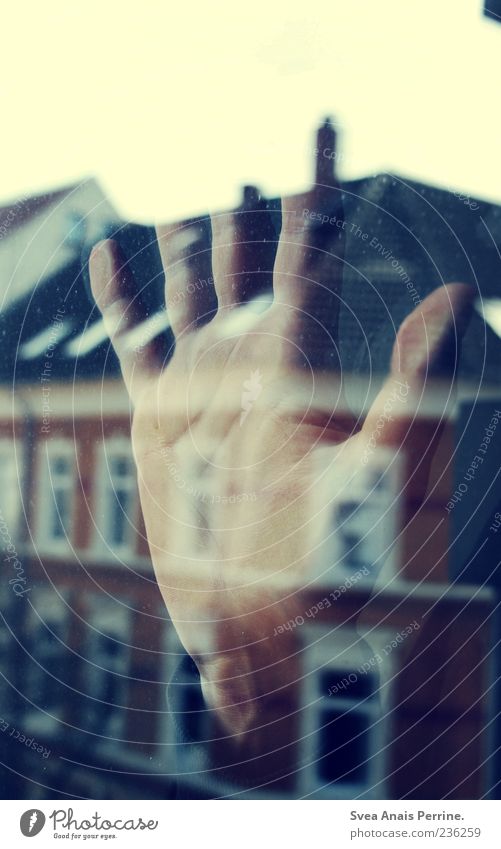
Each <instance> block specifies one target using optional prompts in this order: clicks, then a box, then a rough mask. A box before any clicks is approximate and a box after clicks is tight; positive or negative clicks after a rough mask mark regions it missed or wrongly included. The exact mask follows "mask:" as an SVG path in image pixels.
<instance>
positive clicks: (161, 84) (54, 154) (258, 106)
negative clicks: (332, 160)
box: [0, 0, 501, 219]
mask: <svg viewBox="0 0 501 849" xmlns="http://www.w3.org/2000/svg"><path fill="white" fill-rule="evenodd" d="M481 6H482V3H481V0H461V1H460V2H458V0H381V2H373V0H350V2H346V0H343V2H340V1H339V0H316V2H314V3H305V2H304V0H254V2H253V3H252V4H245V6H244V4H241V3H238V2H236V0H233V1H232V2H229V1H228V0H213V2H210V3H206V2H201V0H195V2H189V3H188V2H185V3H177V4H172V3H169V2H165V0H143V2H141V3H139V4H131V3H123V2H109V3H103V2H102V0H85V2H81V0H76V2H72V3H68V2H67V0H62V1H61V2H60V0H47V2H44V3H42V4H39V5H38V4H37V5H35V4H34V3H24V4H23V3H18V4H9V5H8V6H7V7H6V9H5V10H4V13H3V23H2V35H1V49H2V59H3V62H2V82H1V85H0V108H1V115H2V128H3V133H2V138H3V156H2V161H1V165H0V168H1V179H0V202H2V201H6V200H8V199H10V198H12V197H15V196H16V195H20V194H22V193H24V192H36V191H42V190H45V189H47V188H52V187H56V186H59V185H61V184H65V183H67V182H70V181H74V180H76V179H79V178H80V177H82V176H84V175H90V174H95V175H97V176H98V178H99V179H100V180H101V182H102V183H103V185H104V187H105V189H106V190H107V191H108V192H109V193H110V195H111V198H112V200H113V201H114V202H115V203H116V204H118V206H119V209H120V210H121V212H122V213H123V214H124V215H126V216H128V217H135V218H141V219H148V218H151V217H154V218H170V217H178V216H179V215H182V214H185V213H190V212H195V211H197V210H199V209H202V208H205V207H206V206H211V207H217V206H220V205H226V204H228V203H230V202H232V201H233V200H234V199H235V196H236V190H237V186H238V185H239V184H241V183H242V182H244V181H245V182H248V181H254V182H257V183H259V184H260V185H262V186H263V188H264V189H265V190H268V191H270V192H278V191H291V190H294V189H298V188H302V187H304V185H305V184H306V183H307V181H308V179H309V177H310V176H311V147H312V133H313V130H314V128H315V126H316V125H317V123H318V121H319V119H321V118H322V117H323V116H324V115H325V114H334V115H335V116H336V118H337V119H338V121H339V122H340V123H341V125H342V127H343V134H342V143H343V149H342V152H343V154H344V158H343V160H342V175H343V176H345V177H351V176H357V175H361V174H365V173H369V172H372V171H377V170H393V171H396V172H398V173H400V174H403V175H406V176H409V177H418V178H421V179H423V180H427V181H429V182H433V183H436V184H441V185H444V186H451V187H453V188H455V189H462V190H465V191H467V192H470V193H471V194H477V195H481V196H486V197H490V198H493V199H496V200H501V174H500V173H499V167H498V164H497V163H498V159H499V151H500V150H501V145H500V141H501V139H500V135H501V133H500V130H501V122H500V119H499V117H498V97H499V92H498V91H497V87H498V85H499V78H500V73H499V72H500V66H501V25H499V24H495V23H492V22H489V21H487V20H485V19H483V18H482V16H481V13H480V11H481Z"/></svg>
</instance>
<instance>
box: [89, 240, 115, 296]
mask: <svg viewBox="0 0 501 849" xmlns="http://www.w3.org/2000/svg"><path fill="white" fill-rule="evenodd" d="M89 276H90V285H91V289H92V294H93V296H94V298H95V300H96V302H97V303H98V304H99V303H100V301H101V300H102V299H103V295H104V293H105V291H106V286H107V285H108V283H109V281H110V279H111V277H112V276H113V241H112V240H111V239H102V240H101V241H100V242H98V243H97V244H96V245H94V247H93V248H92V250H91V253H90V256H89Z"/></svg>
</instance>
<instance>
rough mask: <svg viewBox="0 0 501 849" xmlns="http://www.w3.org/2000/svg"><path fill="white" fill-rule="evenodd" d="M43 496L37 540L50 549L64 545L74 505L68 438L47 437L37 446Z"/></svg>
mask: <svg viewBox="0 0 501 849" xmlns="http://www.w3.org/2000/svg"><path fill="white" fill-rule="evenodd" d="M40 464H41V471H42V484H43V485H42V489H41V492H42V493H43V497H42V498H41V499H40V506H41V517H40V535H39V536H40V541H41V543H42V544H43V545H44V546H45V547H47V548H49V549H50V550H54V551H57V550H61V549H67V547H68V545H69V543H70V540H71V536H72V528H73V511H74V506H75V447H74V445H73V442H71V441H70V440H53V441H52V440H49V441H47V442H45V443H44V444H43V445H42V446H41V449H40Z"/></svg>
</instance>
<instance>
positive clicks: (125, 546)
mask: <svg viewBox="0 0 501 849" xmlns="http://www.w3.org/2000/svg"><path fill="white" fill-rule="evenodd" d="M117 457H119V458H124V459H126V460H127V462H129V463H130V464H131V473H130V475H129V476H128V477H127V478H124V480H125V481H126V482H127V486H126V489H127V491H128V492H129V493H130V494H131V496H132V502H131V509H130V511H128V512H127V515H126V518H125V521H126V537H125V540H124V542H123V543H122V544H121V545H117V544H116V543H113V542H112V540H111V523H112V516H113V514H112V504H111V500H110V493H112V491H113V490H112V489H111V486H110V484H111V483H112V479H111V469H110V459H115V458H117ZM95 486H96V497H95V499H94V504H95V508H96V512H95V516H94V534H93V544H92V551H93V554H94V555H95V556H98V557H100V558H102V559H106V560H110V561H112V562H113V561H114V560H115V561H116V560H117V557H118V558H119V559H121V558H124V559H126V560H130V559H131V558H132V557H136V556H137V548H138V519H139V494H138V488H137V474H136V468H135V465H134V458H133V454H132V445H131V442H130V439H128V438H127V437H125V436H112V437H109V438H108V439H105V440H104V442H102V443H101V444H100V446H99V450H98V451H97V455H96V473H95Z"/></svg>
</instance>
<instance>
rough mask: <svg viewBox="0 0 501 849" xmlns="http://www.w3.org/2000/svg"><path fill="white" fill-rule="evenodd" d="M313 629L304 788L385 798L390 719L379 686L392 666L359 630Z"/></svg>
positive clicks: (306, 687) (326, 794) (319, 793)
mask: <svg viewBox="0 0 501 849" xmlns="http://www.w3.org/2000/svg"><path fill="white" fill-rule="evenodd" d="M309 630H310V637H311V638H312V639H311V643H310V646H309V647H308V648H307V649H306V651H305V653H304V656H305V667H304V676H303V693H302V700H303V710H302V717H303V728H302V734H301V739H302V747H303V752H302V754H301V763H302V767H303V768H302V770H301V771H300V773H299V774H300V782H301V788H300V790H301V793H302V794H304V795H312V796H313V797H317V798H353V795H356V796H357V797H360V798H371V797H372V796H374V797H376V798H381V795H380V794H381V793H383V794H384V789H383V788H384V784H383V781H384V774H385V763H384V759H385V739H386V736H387V719H386V717H385V716H384V715H383V714H382V712H381V705H380V698H379V687H380V678H381V675H383V676H384V675H385V674H387V670H383V669H382V667H381V665H380V664H379V663H376V657H375V655H374V653H373V652H372V651H371V648H370V646H369V645H368V643H367V642H366V641H365V640H364V639H363V638H362V637H361V636H360V635H359V634H358V633H357V631H356V630H354V629H352V628H342V629H336V631H335V633H333V632H324V631H323V629H322V628H320V627H317V626H312V627H311V629H309ZM323 637H325V639H324V638H323ZM378 794H379V795H378Z"/></svg>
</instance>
